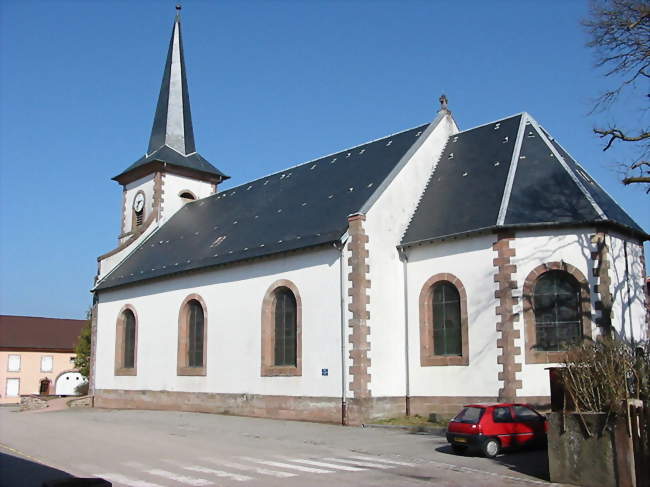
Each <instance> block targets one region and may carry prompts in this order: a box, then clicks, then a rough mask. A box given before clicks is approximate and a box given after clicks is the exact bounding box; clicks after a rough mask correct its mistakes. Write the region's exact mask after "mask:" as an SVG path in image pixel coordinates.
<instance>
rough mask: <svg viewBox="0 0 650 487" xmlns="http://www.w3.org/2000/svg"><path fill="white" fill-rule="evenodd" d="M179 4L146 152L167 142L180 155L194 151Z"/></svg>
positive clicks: (148, 152)
mask: <svg viewBox="0 0 650 487" xmlns="http://www.w3.org/2000/svg"><path fill="white" fill-rule="evenodd" d="M180 11H181V6H180V5H176V18H175V19H174V26H173V28H172V36H171V39H170V41H169V50H168V51H167V62H166V63H165V71H164V73H163V80H162V85H161V86H160V95H158V105H157V107H156V116H155V117H154V121H153V127H152V129H151V138H150V139H149V149H147V155H149V154H151V153H153V152H154V151H156V150H158V149H160V148H161V147H162V146H164V145H166V146H168V147H170V148H172V149H174V150H175V151H177V152H179V153H180V154H183V155H188V154H192V153H193V152H196V147H195V145H194V131H193V130H192V115H191V113H190V98H189V93H188V90H187V77H186V74H185V58H184V56H183V38H182V35H181V15H180Z"/></svg>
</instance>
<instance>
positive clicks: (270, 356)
mask: <svg viewBox="0 0 650 487" xmlns="http://www.w3.org/2000/svg"><path fill="white" fill-rule="evenodd" d="M301 315H302V304H301V300H300V294H299V293H298V288H297V287H296V286H295V284H293V283H292V282H291V281H288V280H286V279H281V280H279V281H276V282H274V283H273V284H272V285H271V286H270V287H269V289H268V290H267V291H266V295H265V296H264V299H263V301H262V368H261V375H262V376H291V375H293V376H295V375H302V345H301V342H302V318H301Z"/></svg>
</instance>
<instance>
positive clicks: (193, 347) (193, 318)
mask: <svg viewBox="0 0 650 487" xmlns="http://www.w3.org/2000/svg"><path fill="white" fill-rule="evenodd" d="M187 314H188V317H187V319H188V328H187V333H188V342H189V344H188V347H189V348H188V351H187V356H188V357H187V365H188V366H189V367H203V327H204V322H203V308H202V307H201V305H200V304H199V302H198V301H196V300H192V301H190V302H189V303H187Z"/></svg>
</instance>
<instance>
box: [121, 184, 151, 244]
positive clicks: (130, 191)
mask: <svg viewBox="0 0 650 487" xmlns="http://www.w3.org/2000/svg"><path fill="white" fill-rule="evenodd" d="M125 189H126V195H125V196H126V207H125V208H122V211H123V214H122V217H123V218H124V222H125V225H124V233H128V232H130V231H131V230H132V228H131V223H132V217H131V216H132V212H133V199H134V198H135V195H136V194H137V193H138V192H139V191H140V190H142V191H143V192H144V198H145V200H144V215H143V220H144V221H146V220H147V218H149V216H150V215H151V213H152V212H153V189H154V175H153V174H148V175H147V176H144V177H142V178H140V179H136V180H135V181H132V182H130V183H129V184H127V185H126V186H125Z"/></svg>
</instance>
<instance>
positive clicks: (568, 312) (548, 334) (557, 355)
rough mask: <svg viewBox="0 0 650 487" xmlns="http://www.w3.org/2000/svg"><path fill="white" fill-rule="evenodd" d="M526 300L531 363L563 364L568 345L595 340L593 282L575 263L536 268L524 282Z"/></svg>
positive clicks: (525, 319)
mask: <svg viewBox="0 0 650 487" xmlns="http://www.w3.org/2000/svg"><path fill="white" fill-rule="evenodd" d="M522 298H523V312H524V331H525V338H526V341H525V357H526V363H527V364H547V363H557V362H561V361H562V360H564V358H565V352H564V350H565V349H566V348H567V346H568V345H570V344H572V343H577V342H580V341H581V340H582V339H583V338H584V337H588V338H591V299H590V297H589V283H588V282H587V279H586V278H585V277H584V275H583V274H582V272H580V270H578V269H577V268H576V267H574V266H572V265H571V264H568V263H566V262H547V263H545V264H541V265H538V266H537V267H535V268H534V269H533V270H532V271H531V272H530V273H529V274H528V276H527V277H526V280H525V281H524V286H523V293H522Z"/></svg>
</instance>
